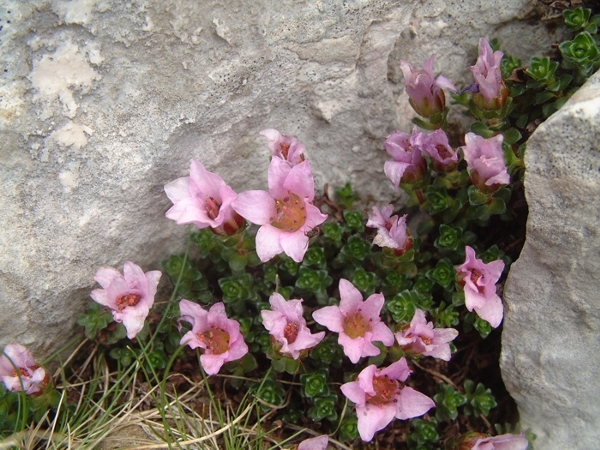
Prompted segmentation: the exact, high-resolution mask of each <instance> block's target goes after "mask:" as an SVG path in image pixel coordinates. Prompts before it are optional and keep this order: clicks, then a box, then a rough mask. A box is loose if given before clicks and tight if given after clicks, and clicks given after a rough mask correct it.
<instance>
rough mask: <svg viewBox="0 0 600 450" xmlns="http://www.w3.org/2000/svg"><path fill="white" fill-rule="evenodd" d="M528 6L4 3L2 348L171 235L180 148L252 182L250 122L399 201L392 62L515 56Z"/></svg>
mask: <svg viewBox="0 0 600 450" xmlns="http://www.w3.org/2000/svg"><path fill="white" fill-rule="evenodd" d="M533 3H534V2H533V1H532V0H506V1H505V2H504V3H503V7H502V8H501V10H500V12H498V9H497V5H495V4H492V3H490V2H487V1H483V0H470V1H458V0H455V1H442V0H425V1H422V0H419V1H416V0H415V1H401V2H400V1H396V2H389V1H386V0H346V1H343V2H342V1H339V2H324V1H320V0H309V1H305V2H298V1H295V0H281V1H277V2H272V1H266V0H252V1H246V0H231V1H227V2H221V1H216V0H203V1H196V0H131V1H120V0H71V1H68V0H28V1H26V2H24V1H21V0H4V1H3V2H2V6H0V19H1V23H0V24H1V25H2V29H1V30H0V33H1V39H0V46H1V51H0V54H1V60H2V68H3V71H4V72H3V78H4V79H3V83H2V84H1V85H0V124H1V125H0V126H1V127H2V139H1V140H0V160H1V161H2V165H1V167H0V177H1V180H2V183H1V193H0V208H1V211H2V214H1V215H0V230H1V231H0V345H1V346H3V345H5V344H6V343H8V342H10V341H13V340H17V341H19V342H20V343H21V344H23V345H27V346H30V347H31V349H32V350H33V351H34V353H37V354H36V356H39V354H40V353H41V354H43V353H44V352H47V351H48V350H49V349H51V348H55V347H56V346H57V345H59V344H61V343H62V342H64V340H65V339H66V337H68V336H70V335H71V334H72V330H73V327H74V323H75V320H76V317H77V316H78V315H79V314H80V313H81V312H82V311H83V310H84V305H85V303H86V302H87V301H88V298H89V292H90V290H91V289H92V288H93V287H94V282H93V280H92V277H93V275H94V273H95V271H96V270H97V269H98V268H99V267H100V266H113V267H118V268H119V269H120V268H121V267H122V265H123V262H124V261H125V260H131V261H134V262H136V263H137V264H139V265H141V266H142V267H143V268H144V269H145V270H150V269H155V268H158V264H159V262H160V260H161V259H162V258H164V257H166V256H167V255H168V254H169V253H170V252H173V251H174V250H176V249H178V248H181V247H180V246H181V245H182V243H183V236H184V234H185V232H186V229H184V228H183V227H178V226H177V225H176V224H175V223H173V222H172V221H169V220H167V219H166V218H165V217H164V212H165V211H166V210H167V209H168V208H169V206H170V203H169V200H168V199H167V197H166V196H165V195H164V193H163V185H164V184H165V183H167V182H169V181H172V180H174V179H175V178H178V177H181V176H184V175H186V174H187V172H188V170H189V161H190V159H191V158H192V157H197V158H199V159H200V160H201V161H202V162H203V163H204V164H205V166H206V167H207V168H208V169H209V170H212V171H218V172H219V174H221V175H222V176H223V178H224V179H225V180H226V181H228V182H229V183H230V184H231V185H232V186H233V188H234V189H236V190H238V191H240V190H246V189H257V188H264V187H265V186H266V168H267V164H268V154H269V153H268V149H267V147H266V143H265V141H264V139H263V138H260V137H259V135H258V132H259V131H260V130H262V129H265V128H277V129H279V130H280V131H281V132H283V133H286V134H292V135H297V136H298V137H299V138H300V140H301V141H303V142H304V144H305V145H306V147H307V151H308V152H307V154H308V157H309V158H310V159H311V163H312V167H313V170H314V172H315V177H316V186H317V187H319V188H320V187H322V186H323V185H324V183H326V182H327V183H330V185H340V184H343V183H345V182H346V181H351V182H353V183H354V185H355V186H356V187H357V188H358V189H359V190H360V191H361V192H363V193H364V196H365V197H368V196H372V198H376V199H380V201H382V202H383V201H388V200H389V199H391V198H392V197H393V195H396V196H398V194H397V193H396V194H394V192H393V191H392V189H391V187H390V183H388V182H387V180H385V179H384V177H383V161H384V160H385V159H386V157H385V152H384V151H383V145H382V144H383V139H384V138H385V136H386V135H387V134H389V133H390V132H392V131H393V130H394V129H396V128H398V127H401V128H403V129H405V130H407V131H408V128H409V125H408V124H409V121H410V118H411V117H412V116H413V113H412V112H411V111H410V109H409V107H408V103H407V101H406V98H405V97H404V96H403V94H402V92H403V82H402V79H401V75H400V71H399V70H398V59H399V58H405V59H409V60H411V61H413V62H414V64H421V63H422V62H423V61H424V60H425V59H426V58H428V57H429V56H430V54H431V53H436V54H437V60H436V70H437V71H443V72H444V73H445V75H446V76H448V77H449V78H451V79H452V80H453V81H455V82H456V83H458V84H467V83H470V82H471V80H472V79H471V75H470V73H469V72H468V70H467V66H468V65H469V64H472V63H473V61H474V58H475V54H476V45H477V41H478V39H479V37H481V36H484V37H488V38H491V37H494V36H498V37H500V38H501V39H502V41H503V43H504V47H505V48H506V49H507V50H509V51H511V52H512V53H515V54H516V55H517V56H526V55H527V53H528V52H529V53H536V52H537V53H539V52H540V51H542V50H543V49H546V48H548V47H549V44H550V43H551V41H552V36H551V35H549V34H548V33H547V32H546V30H545V28H544V26H543V24H540V25H536V26H532V25H529V24H528V23H526V22H525V20H524V19H525V18H526V16H527V14H528V13H529V12H530V10H531V5H532V4H533ZM524 43H527V44H524ZM524 45H525V46H524Z"/></svg>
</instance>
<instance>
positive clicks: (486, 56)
mask: <svg viewBox="0 0 600 450" xmlns="http://www.w3.org/2000/svg"><path fill="white" fill-rule="evenodd" d="M503 55H504V53H502V52H501V51H500V50H497V51H495V52H494V51H493V50H492V46H491V45H490V44H489V42H488V41H486V40H485V39H483V38H481V39H479V56H478V57H477V62H476V63H475V65H474V66H471V67H469V70H470V71H471V72H472V73H473V76H474V77H475V81H476V82H477V87H478V90H479V93H478V94H475V95H474V99H475V103H476V104H477V106H478V107H480V108H481V109H500V108H502V107H503V106H504V105H505V104H506V101H507V99H508V94H509V92H508V89H507V88H506V86H505V85H504V81H502V72H501V69H500V61H501V60H502V56H503ZM478 95H481V96H482V97H483V99H482V100H480V99H478V98H477V97H478Z"/></svg>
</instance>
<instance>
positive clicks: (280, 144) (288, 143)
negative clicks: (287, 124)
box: [260, 128, 306, 166]
mask: <svg viewBox="0 0 600 450" xmlns="http://www.w3.org/2000/svg"><path fill="white" fill-rule="evenodd" d="M260 135H261V136H264V137H266V138H267V146H268V147H269V150H271V155H273V157H276V158H281V159H283V160H284V161H287V162H288V163H289V164H290V165H291V166H295V165H296V164H300V163H301V162H302V161H304V152H305V151H306V148H305V147H304V145H303V144H302V142H300V141H299V140H298V138H296V137H294V136H288V135H286V134H281V133H280V132H279V131H277V130H275V129H273V128H268V129H266V130H262V131H261V132H260Z"/></svg>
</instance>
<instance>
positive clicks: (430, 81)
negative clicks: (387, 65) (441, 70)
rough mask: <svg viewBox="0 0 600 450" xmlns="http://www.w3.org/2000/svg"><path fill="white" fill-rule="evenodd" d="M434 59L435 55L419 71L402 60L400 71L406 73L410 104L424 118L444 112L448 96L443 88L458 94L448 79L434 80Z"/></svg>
mask: <svg viewBox="0 0 600 450" xmlns="http://www.w3.org/2000/svg"><path fill="white" fill-rule="evenodd" d="M434 58H435V55H432V56H431V58H429V59H428V60H427V61H425V62H424V63H423V68H422V69H419V70H417V69H415V68H414V67H413V65H412V64H410V63H409V62H408V61H405V60H403V59H401V60H400V69H402V72H403V73H404V82H405V84H406V93H407V94H408V97H409V102H410V104H411V106H412V107H413V108H414V110H415V111H416V112H417V113H418V114H419V115H420V116H423V117H430V116H431V115H433V114H436V113H442V112H444V108H445V107H446V96H445V95H444V91H443V88H446V89H450V90H451V91H454V92H456V88H455V87H454V85H453V84H452V83H451V82H450V80H448V79H447V78H446V77H444V76H442V75H440V76H438V77H437V78H434V76H433V60H434Z"/></svg>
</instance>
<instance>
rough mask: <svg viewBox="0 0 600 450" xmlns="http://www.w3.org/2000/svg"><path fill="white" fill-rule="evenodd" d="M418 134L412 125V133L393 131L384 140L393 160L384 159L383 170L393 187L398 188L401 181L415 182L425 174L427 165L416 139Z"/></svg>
mask: <svg viewBox="0 0 600 450" xmlns="http://www.w3.org/2000/svg"><path fill="white" fill-rule="evenodd" d="M420 134H421V132H419V131H418V130H417V127H414V128H413V131H412V134H407V133H404V132H402V131H394V132H393V133H392V134H390V135H389V136H388V137H387V138H386V140H385V149H386V151H387V152H388V153H389V154H390V155H391V156H392V158H394V160H393V161H386V162H385V164H384V166H383V171H384V172H385V175H386V176H387V177H388V178H389V180H390V181H391V182H392V185H393V186H394V189H398V186H399V185H400V183H401V182H402V183H415V182H417V181H419V180H420V179H422V178H423V175H424V174H425V170H426V168H427V166H426V163H425V160H424V159H423V155H421V150H420V148H419V146H418V141H417V138H418V136H419V135H420Z"/></svg>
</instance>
